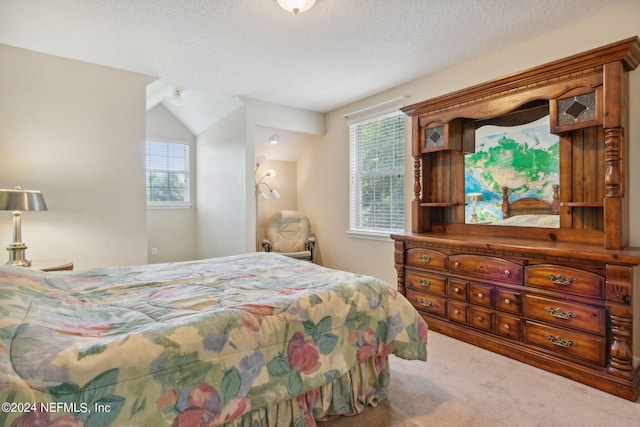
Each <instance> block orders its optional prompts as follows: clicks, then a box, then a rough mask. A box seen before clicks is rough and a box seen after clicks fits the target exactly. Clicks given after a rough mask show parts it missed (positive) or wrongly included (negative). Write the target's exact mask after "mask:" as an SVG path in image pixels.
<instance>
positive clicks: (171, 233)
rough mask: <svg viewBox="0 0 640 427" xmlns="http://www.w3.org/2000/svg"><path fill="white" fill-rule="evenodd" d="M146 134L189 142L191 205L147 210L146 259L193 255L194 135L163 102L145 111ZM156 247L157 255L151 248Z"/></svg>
mask: <svg viewBox="0 0 640 427" xmlns="http://www.w3.org/2000/svg"><path fill="white" fill-rule="evenodd" d="M147 136H148V137H149V138H157V139H161V140H167V141H181V142H188V143H189V165H190V170H189V175H190V178H189V179H190V184H191V186H190V195H189V198H190V201H191V207H190V208H188V209H185V208H165V207H163V208H151V209H147V240H148V241H147V260H148V262H149V263H159V262H169V261H187V260H191V259H195V258H196V254H197V247H196V244H195V242H196V225H197V223H196V219H197V218H196V205H197V199H196V188H197V180H196V137H195V136H194V135H193V134H192V133H191V132H190V131H189V129H187V128H186V127H185V126H184V125H183V124H182V123H181V122H180V121H179V120H178V119H176V117H175V116H174V115H173V114H171V112H170V111H169V110H167V109H166V108H165V107H164V106H163V105H162V104H158V105H157V106H156V107H154V108H152V109H151V110H149V111H148V112H147ZM152 248H156V250H157V255H155V256H154V255H152V253H151V249H152Z"/></svg>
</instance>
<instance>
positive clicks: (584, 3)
mask: <svg viewBox="0 0 640 427" xmlns="http://www.w3.org/2000/svg"><path fill="white" fill-rule="evenodd" d="M622 3H624V1H621V0H562V1H559V0H318V1H317V3H316V5H315V6H314V7H313V8H312V9H311V10H309V11H308V12H305V13H301V14H299V15H293V14H291V13H288V12H286V11H284V10H283V9H281V8H280V7H279V6H278V4H277V2H276V0H182V1H178V0H172V1H169V0H0V43H4V44H7V45H11V46H17V47H22V48H26V49H30V50H35V51H39V52H45V53H50V54H54V55H58V56H62V57H67V58H73V59H78V60H82V61H86V62H91V63H95V64H101V65H107V66H111V67H115V68H120V69H124V70H130V71H135V72H139V73H144V74H148V75H152V76H157V77H159V78H160V79H161V81H160V82H159V83H156V84H155V85H154V86H152V87H151V88H150V91H149V103H150V104H151V105H154V104H157V103H158V102H161V101H162V100H163V97H164V96H165V95H166V94H167V93H168V91H169V89H168V88H170V87H179V88H183V89H184V90H185V104H187V102H186V101H187V100H188V99H189V97H191V98H192V99H193V100H194V103H195V102H196V98H198V100H197V102H198V103H199V105H200V107H199V110H200V114H201V115H206V116H208V117H211V116H212V115H216V114H224V112H225V111H227V110H228V109H230V108H231V109H232V108H234V104H235V103H236V102H237V101H236V100H235V97H237V96H243V97H248V98H255V99H260V100H265V101H270V102H274V103H278V104H283V105H288V106H292V107H299V108H304V109H308V110H312V111H319V112H326V111H330V110H333V109H335V108H337V107H340V106H343V105H346V104H348V103H350V102H353V101H355V100H358V99H362V98H364V97H367V96H369V95H372V94H375V93H377V92H380V91H383V90H385V89H389V88H391V87H394V86H397V85H399V84H402V83H405V82H407V81H410V80H413V79H415V78H417V77H420V76H423V75H426V74H429V73H432V72H434V71H438V70H441V69H443V68H446V67H449V66H452V65H454V64H456V63H459V62H462V61H467V60H469V59H472V58H474V57H477V56H481V55H483V54H486V53H488V52H491V51H494V50H497V49H500V48H503V47H506V46H509V45H512V44H515V43H518V42H521V41H524V40H526V39H529V38H532V37H534V36H536V35H538V34H540V33H543V32H547V31H551V30H553V29H554V28H558V27H562V26H565V25H568V24H570V23H571V22H575V21H579V20H582V19H585V18H587V17H589V16H591V15H594V14H597V13H599V12H602V11H603V10H605V9H607V8H610V7H612V6H615V5H619V4H622ZM190 91H191V92H192V93H191V94H190V93H189V92H190ZM165 105H167V103H166V102H165ZM185 108H187V107H185ZM203 112H204V114H203ZM189 120H191V122H192V123H189ZM203 120H204V119H201V118H199V117H194V116H193V115H189V117H186V116H185V117H183V121H184V122H185V123H186V124H187V126H188V127H189V128H191V129H192V131H194V133H196V134H197V133H199V132H200V131H201V130H203V129H202V127H203V126H207V124H206V123H201V122H202V121H203ZM204 121H206V120H204Z"/></svg>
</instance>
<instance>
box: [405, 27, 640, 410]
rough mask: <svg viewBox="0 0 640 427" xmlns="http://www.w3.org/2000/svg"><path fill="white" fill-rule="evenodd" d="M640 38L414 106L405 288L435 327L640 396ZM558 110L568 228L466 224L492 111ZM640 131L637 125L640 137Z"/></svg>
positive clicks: (554, 124)
mask: <svg viewBox="0 0 640 427" xmlns="http://www.w3.org/2000/svg"><path fill="white" fill-rule="evenodd" d="M639 62H640V40H639V39H638V38H637V37H633V38H629V39H626V40H622V41H619V42H617V43H613V44H610V45H607V46H604V47H601V48H597V49H594V50H591V51H588V52H585V53H582V54H578V55H574V56H571V57H568V58H565V59H562V60H559V61H555V62H551V63H549V64H546V65H542V66H539V67H535V68H532V69H529V70H527V71H524V72H521V73H517V74H513V75H510V76H508V77H504V78H500V79H498V80H494V81H490V82H488V83H484V84H479V85H476V86H473V87H470V88H468V89H465V90H460V91H457V92H454V93H451V94H448V95H444V96H439V97H437V98H434V99H430V100H427V101H424V102H420V103H417V104H414V105H410V106H408V107H405V108H403V111H404V112H405V113H406V114H407V115H409V116H411V118H412V141H413V143H412V156H413V158H414V170H413V175H414V183H413V189H412V190H413V194H414V199H413V201H412V206H411V233H405V234H394V235H392V238H393V239H394V240H395V256H394V258H395V259H394V260H395V268H396V270H397V273H398V288H399V290H400V291H401V292H402V293H403V294H405V295H406V296H407V298H408V299H409V300H410V301H411V302H412V303H413V305H414V306H415V307H416V308H417V309H418V310H419V311H420V313H421V314H422V315H423V317H424V318H425V319H426V320H427V323H428V324H429V327H430V328H431V329H432V330H435V331H439V332H442V333H444V334H447V335H450V336H452V337H455V338H457V339H460V340H463V341H466V342H469V343H471V344H474V345H477V346H480V347H483V348H485V349H488V350H491V351H494V352H497V353H500V354H503V355H506V356H509V357H511V358H514V359H517V360H520V361H522V362H526V363H528V364H531V365H534V366H536V367H539V368H542V369H545V370H547V371H550V372H553V373H556V374H559V375H563V376H566V377H568V378H571V379H573V380H576V381H580V382H582V383H584V384H588V385H590V386H593V387H596V388H598V389H601V390H603V391H606V392H609V393H612V394H614V395H618V396H621V397H623V398H626V399H629V400H636V399H637V398H638V394H639V392H640V308H639V307H640V301H639V300H638V295H639V294H638V292H639V291H640V269H639V267H638V266H639V265H640V248H635V249H634V248H629V247H628V245H629V231H628V224H629V206H628V205H629V203H628V191H627V184H628V159H627V153H628V141H627V140H626V137H625V135H626V130H627V129H628V120H629V114H628V97H629V94H628V92H629V88H628V86H629V85H628V81H629V79H628V73H629V72H631V71H632V70H634V69H635V68H636V67H637V66H638V64H639ZM541 108H543V109H546V112H545V114H548V115H549V122H550V132H551V133H553V134H556V135H558V136H559V146H560V156H559V157H560V173H559V179H558V180H559V182H558V183H557V184H558V185H559V192H556V196H557V197H558V198H559V200H558V201H556V203H557V205H558V206H559V207H558V209H557V211H558V215H559V224H560V227H559V228H540V227H514V226H495V225H488V224H481V223H480V224H472V223H465V182H464V179H465V177H464V156H465V153H468V152H473V150H474V144H475V142H474V140H475V129H476V128H477V127H478V125H479V123H487V122H491V121H492V120H494V121H495V122H496V123H497V122H508V121H510V120H511V119H512V118H513V117H518V116H519V115H520V116H521V115H525V116H526V115H527V114H528V112H530V111H538V110H539V109H541ZM634 137H635V138H636V139H638V135H635V136H634Z"/></svg>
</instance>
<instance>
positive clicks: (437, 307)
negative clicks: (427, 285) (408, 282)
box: [407, 289, 447, 317]
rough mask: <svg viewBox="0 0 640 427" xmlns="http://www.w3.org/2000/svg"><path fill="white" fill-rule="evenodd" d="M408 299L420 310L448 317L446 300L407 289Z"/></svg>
mask: <svg viewBox="0 0 640 427" xmlns="http://www.w3.org/2000/svg"><path fill="white" fill-rule="evenodd" d="M407 299H408V300H409V302H411V304H413V306H414V307H415V308H417V309H418V310H422V311H426V312H428V313H431V314H435V315H437V316H442V317H446V316H447V300H446V298H441V297H437V296H435V295H429V294H425V293H423V292H416V291H413V290H411V289H407Z"/></svg>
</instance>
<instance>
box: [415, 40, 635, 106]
mask: <svg viewBox="0 0 640 427" xmlns="http://www.w3.org/2000/svg"><path fill="white" fill-rule="evenodd" d="M615 61H622V63H623V64H624V67H625V69H626V70H627V71H631V70H633V69H635V68H636V67H637V66H638V64H639V63H640V39H639V38H638V37H631V38H628V39H625V40H621V41H619V42H616V43H612V44H610V45H606V46H603V47H600V48H596V49H592V50H590V51H587V52H584V53H581V54H577V55H574V56H570V57H568V58H564V59H561V60H558V61H554V62H550V63H548V64H545V65H541V66H538V67H534V68H531V69H529V70H527V71H523V72H519V73H515V74H512V75H510V76H506V77H503V78H499V79H496V80H492V81H489V82H486V83H482V84H478V85H475V86H472V87H470V88H467V89H463V90H459V91H456V92H452V93H449V94H446V95H443V96H439V97H437V98H433V99H430V100H427V101H424V102H420V103H417V104H413V105H409V106H407V107H405V108H403V109H402V111H403V112H404V113H405V114H407V115H409V116H414V115H418V114H425V113H429V114H431V113H436V112H439V111H445V110H448V109H453V108H459V107H460V106H464V105H467V104H470V103H477V102H479V101H486V100H488V99H493V98H500V97H503V96H506V95H511V94H515V93H518V92H522V91H529V90H531V89H534V88H538V87H542V86H545V85H549V84H552V83H558V82H560V81H563V80H568V79H575V78H576V77H579V76H581V75H589V74H594V73H597V72H601V71H602V65H603V64H607V63H610V62H615Z"/></svg>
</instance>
